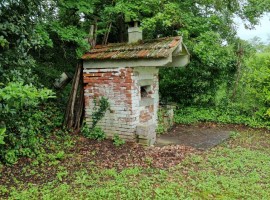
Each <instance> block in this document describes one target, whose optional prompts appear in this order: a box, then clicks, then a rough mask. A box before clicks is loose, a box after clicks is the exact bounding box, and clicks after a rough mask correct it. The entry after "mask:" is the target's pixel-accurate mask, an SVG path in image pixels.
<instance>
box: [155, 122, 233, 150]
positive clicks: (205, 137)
mask: <svg viewBox="0 0 270 200" xmlns="http://www.w3.org/2000/svg"><path fill="white" fill-rule="evenodd" d="M231 131H235V130H234V129H233V128H228V127H222V126H221V127H219V126H215V125H211V124H210V125H206V126H201V125H197V126H195V125H192V126H191V125H190V126H189V125H177V126H176V127H174V128H173V129H172V130H171V131H170V132H169V133H167V134H163V135H160V136H158V138H157V142H156V144H155V146H166V145H185V146H191V147H193V148H196V149H201V150H207V149H210V148H212V147H214V146H216V145H218V144H220V143H222V142H223V141H224V140H226V139H228V138H229V137H230V133H231Z"/></svg>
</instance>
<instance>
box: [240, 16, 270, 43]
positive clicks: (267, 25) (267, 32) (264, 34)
mask: <svg viewBox="0 0 270 200" xmlns="http://www.w3.org/2000/svg"><path fill="white" fill-rule="evenodd" d="M236 23H237V24H238V25H239V28H238V31H237V33H238V36H239V37H240V38H241V39H244V40H249V39H251V38H253V37H255V36H258V37H260V38H261V39H262V41H263V42H267V43H268V42H270V41H269V39H270V14H268V15H265V16H264V17H262V18H261V20H260V25H257V26H255V30H248V29H245V28H244V25H243V23H242V22H241V21H240V20H239V19H236Z"/></svg>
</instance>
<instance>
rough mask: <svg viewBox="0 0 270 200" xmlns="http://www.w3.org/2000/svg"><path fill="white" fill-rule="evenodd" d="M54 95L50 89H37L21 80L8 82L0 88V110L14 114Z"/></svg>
mask: <svg viewBox="0 0 270 200" xmlns="http://www.w3.org/2000/svg"><path fill="white" fill-rule="evenodd" d="M54 97H55V96H54V93H53V92H52V91H51V90H48V89H37V88H36V87H34V86H33V85H24V84H23V83H21V82H9V83H8V84H7V85H6V86H5V87H4V88H0V111H1V112H2V113H3V114H4V113H7V114H16V113H17V112H19V111H21V110H22V109H27V107H35V106H37V105H38V104H39V103H40V102H41V101H44V100H46V99H49V98H54Z"/></svg>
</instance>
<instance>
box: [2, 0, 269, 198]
mask: <svg viewBox="0 0 270 200" xmlns="http://www.w3.org/2000/svg"><path fill="white" fill-rule="evenodd" d="M269 11H270V1H269V0H257V1H254V0H247V1H245V2H244V3H243V1H239V0H228V1H216V0H207V1H206V0H194V1H191V0H181V1H176V0H163V1H160V0H144V1H143V3H142V2H141V1H135V0H116V1H108V0H79V1H78V0H77V1H75V0H65V1H62V0H60V1H59V0H16V1H14V0H2V1H1V2H0V172H1V173H0V178H1V180H4V181H2V182H1V184H0V195H1V197H3V198H9V199H87V198H90V199H138V198H139V199H149V198H150V199H218V198H223V199H268V198H269V196H270V191H269V188H270V185H269V183H270V174H269V172H270V168H269V166H270V164H269V156H270V155H269V152H270V151H269V150H270V149H269V146H270V144H269V141H270V140H269V134H268V133H262V132H259V131H254V130H252V131H247V132H245V133H242V132H241V133H240V132H232V133H231V140H230V141H228V142H226V143H224V144H223V145H222V146H220V147H216V148H214V149H212V150H210V151H206V152H204V153H196V154H193V155H192V156H189V157H188V158H186V159H185V160H184V162H182V163H181V164H180V165H179V166H178V167H176V168H170V169H168V170H161V169H156V168H153V163H154V161H156V160H154V159H153V157H147V156H146V157H145V158H144V160H143V161H144V164H145V165H146V166H147V167H146V168H140V167H134V166H133V165H126V163H124V164H125V167H123V168H121V169H120V170H119V171H117V170H116V169H115V168H113V167H114V166H113V165H112V164H111V159H112V158H114V157H116V156H117V155H116V154H113V153H114V152H111V151H110V150H111V149H112V148H115V149H117V150H119V152H121V151H122V150H123V149H124V148H123V147H124V146H125V145H128V147H129V153H131V152H132V151H133V150H134V148H135V147H134V146H132V145H129V144H128V143H126V144H124V143H125V141H124V140H122V139H121V138H120V137H119V135H115V136H114V138H113V143H114V145H115V146H117V148H116V147H114V146H113V145H112V146H109V148H107V147H106V153H104V152H103V154H102V152H99V150H100V149H101V147H100V146H98V145H100V142H95V143H91V140H88V139H87V138H91V139H97V140H103V139H105V133H104V132H103V131H102V130H101V129H100V128H98V127H97V124H98V121H99V120H100V119H101V118H102V117H103V116H104V113H105V112H106V110H107V109H108V108H109V104H108V101H107V100H106V99H105V98H102V99H99V105H96V107H95V108H96V109H95V110H94V112H93V123H92V127H87V126H84V128H83V129H82V133H83V135H84V136H85V137H80V136H78V135H76V136H71V134H70V132H71V131H69V130H63V129H62V127H61V124H62V119H63V113H65V112H64V111H65V110H64V109H65V105H66V103H67V99H68V94H69V92H70V85H68V86H67V87H66V88H64V89H63V90H58V89H55V88H54V87H53V83H54V80H55V78H57V77H59V75H60V74H62V73H63V72H68V73H70V74H72V73H74V70H75V66H76V63H77V59H79V58H80V57H81V55H82V54H83V53H84V52H85V51H87V50H88V49H89V48H90V45H89V43H88V42H87V38H88V36H89V28H90V25H92V24H95V25H97V27H98V31H97V41H96V42H97V44H101V43H106V41H105V40H106V37H107V36H109V37H108V42H126V41H127V26H128V25H127V24H126V23H125V21H126V19H131V20H140V21H141V23H140V24H141V27H142V29H143V31H144V32H143V34H144V38H145V39H154V38H157V37H167V36H176V35H179V36H182V37H183V41H184V43H185V45H186V46H187V49H188V50H189V52H190V54H191V62H190V64H189V65H188V66H186V67H184V68H175V69H168V68H164V69H161V70H160V74H159V77H160V96H161V98H160V99H161V101H162V102H164V103H174V104H177V108H178V109H177V111H176V115H175V121H176V122H177V123H194V122H198V121H212V122H220V123H236V124H245V125H248V126H252V127H266V128H269V127H270V124H269V123H270V122H269V121H270V119H269V118H270V81H269V77H270V71H269V70H270V67H269V63H270V56H269V55H270V46H269V44H263V43H261V42H260V41H259V40H258V39H256V38H255V39H254V40H253V41H251V42H248V41H243V40H241V39H239V38H238V37H237V35H236V31H235V24H234V18H235V17H240V18H241V19H242V20H243V23H245V25H246V27H248V28H252V27H253V26H254V25H256V24H258V19H259V18H260V17H261V16H262V15H263V14H264V13H266V12H269ZM108 30H110V32H108ZM96 103H98V102H96ZM164 129H165V127H164V126H162V125H161V126H159V128H158V131H160V132H162V131H163V130H164ZM73 137H75V138H76V139H74V138H73ZM82 141H86V142H85V143H83V142H82ZM92 142H93V141H92ZM103 142H106V140H105V141H103ZM81 143H83V144H84V145H85V146H79V144H81ZM110 144H111V143H110ZM75 145H77V146H76V147H78V148H74V146H75ZM91 145H92V146H93V148H94V147H95V150H92V151H91V152H87V147H89V146H91ZM121 145H122V146H121ZM119 146H121V147H119ZM139 152H144V151H143V150H142V149H140V151H139ZM104 154H106V155H107V154H109V155H111V157H110V158H111V159H108V157H106V156H104ZM84 155H86V156H84ZM96 155H101V156H102V155H103V156H104V157H102V158H103V159H104V160H102V161H107V163H106V164H107V165H106V166H105V165H103V167H104V166H105V167H107V168H111V169H101V168H99V167H97V166H95V159H94V158H96ZM128 155H129V154H128ZM140 155H142V154H140ZM91 156H92V157H91ZM19 158H22V159H21V160H19ZM90 158H91V159H92V158H93V159H92V160H91V159H90ZM124 159H126V157H124V158H123V160H124ZM102 161H99V162H102ZM132 161H134V162H135V161H136V158H134V157H133V158H132ZM14 163H18V164H17V168H16V165H14V166H13V167H14V168H12V167H11V166H9V164H14ZM21 163H26V164H25V165H23V167H21V166H22V165H21ZM132 164H133V163H132ZM128 166H133V167H132V168H128ZM14 169H17V170H14ZM4 170H9V171H4ZM2 173H4V174H5V176H2ZM29 177H30V178H29Z"/></svg>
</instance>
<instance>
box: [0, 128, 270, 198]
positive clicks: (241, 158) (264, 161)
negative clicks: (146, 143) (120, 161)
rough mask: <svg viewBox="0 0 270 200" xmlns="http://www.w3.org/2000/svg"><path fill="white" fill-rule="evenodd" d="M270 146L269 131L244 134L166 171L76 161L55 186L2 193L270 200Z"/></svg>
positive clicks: (61, 169)
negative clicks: (113, 166)
mask: <svg viewBox="0 0 270 200" xmlns="http://www.w3.org/2000/svg"><path fill="white" fill-rule="evenodd" d="M269 141H270V140H269V134H267V133H263V131H262V132H258V131H254V130H249V131H247V132H239V134H238V136H237V137H236V138H234V139H232V140H228V141H226V142H225V143H224V144H223V145H221V146H218V147H215V148H213V149H211V150H210V151H205V152H199V153H194V154H191V155H189V156H188V157H186V158H185V159H184V160H183V161H182V162H181V163H180V164H179V165H178V166H176V167H174V168H170V169H166V170H161V169H154V168H151V167H149V168H138V167H133V168H124V169H122V170H117V169H115V168H111V169H101V168H97V167H95V166H93V164H90V163H89V164H88V163H83V165H78V163H77V162H78V161H77V160H76V159H75V163H74V165H75V166H76V169H74V168H73V165H72V164H71V163H69V165H66V162H62V163H59V164H58V165H57V166H54V168H53V170H52V169H51V170H52V171H54V170H55V171H56V174H55V177H53V179H52V181H50V182H48V181H47V179H46V180H45V181H44V183H39V182H37V183H36V182H33V183H27V184H26V183H24V182H23V181H19V180H17V181H14V182H15V183H13V184H12V186H11V187H10V185H8V184H7V183H4V184H2V185H1V186H0V192H2V195H9V196H8V197H9V199H40V198H41V199H87V198H89V199H268V197H269V194H270V187H269V186H270V185H269V184H270V183H269V177H270V165H269V144H270V143H269ZM145 162H147V163H148V164H149V165H148V166H150V165H151V162H152V161H151V159H149V158H147V157H146V158H145ZM70 165H71V166H72V167H69V166H70ZM37 169H38V170H37ZM43 170H44V171H48V168H47V166H44V167H41V166H37V167H36V168H33V167H31V168H29V169H28V170H27V173H25V172H24V171H23V170H22V173H23V174H24V176H26V175H27V174H29V173H33V174H34V173H35V171H40V175H41V176H43V175H44V174H42V171H43ZM28 176H29V175H28ZM34 177H36V176H34ZM15 178H17V179H18V177H15ZM51 178H52V177H51Z"/></svg>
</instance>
